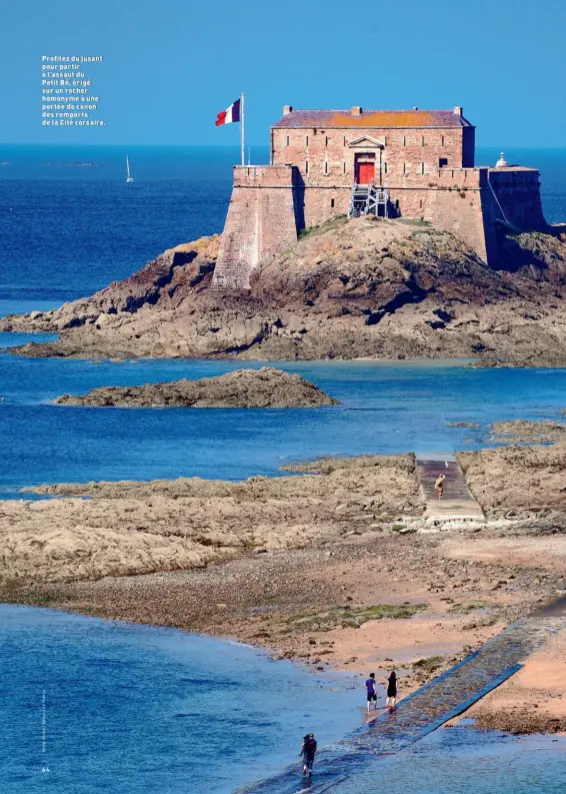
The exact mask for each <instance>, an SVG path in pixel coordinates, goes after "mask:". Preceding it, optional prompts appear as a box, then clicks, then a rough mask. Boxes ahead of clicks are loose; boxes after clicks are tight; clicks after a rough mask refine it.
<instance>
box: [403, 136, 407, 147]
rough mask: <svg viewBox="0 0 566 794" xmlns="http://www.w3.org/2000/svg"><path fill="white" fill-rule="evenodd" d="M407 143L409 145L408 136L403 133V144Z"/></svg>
mask: <svg viewBox="0 0 566 794" xmlns="http://www.w3.org/2000/svg"><path fill="white" fill-rule="evenodd" d="M406 145H407V138H406V136H405V135H403V146H406Z"/></svg>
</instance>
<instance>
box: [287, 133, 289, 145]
mask: <svg viewBox="0 0 566 794" xmlns="http://www.w3.org/2000/svg"><path fill="white" fill-rule="evenodd" d="M287 146H289V136H288V135H287Z"/></svg>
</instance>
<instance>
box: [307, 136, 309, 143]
mask: <svg viewBox="0 0 566 794" xmlns="http://www.w3.org/2000/svg"><path fill="white" fill-rule="evenodd" d="M308 145H309V136H308V135H307V146H308Z"/></svg>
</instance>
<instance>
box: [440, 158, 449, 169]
mask: <svg viewBox="0 0 566 794" xmlns="http://www.w3.org/2000/svg"><path fill="white" fill-rule="evenodd" d="M445 165H448V157H439V158H438V167H439V168H444V166H445Z"/></svg>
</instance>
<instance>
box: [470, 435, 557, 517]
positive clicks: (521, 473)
mask: <svg viewBox="0 0 566 794" xmlns="http://www.w3.org/2000/svg"><path fill="white" fill-rule="evenodd" d="M457 458H458V463H459V464H460V467H461V468H462V470H463V472H464V475H465V477H466V483H467V485H468V487H469V489H470V491H471V492H472V494H473V496H474V498H475V499H477V501H478V502H479V503H480V504H481V506H482V508H483V509H484V511H485V512H486V515H488V516H490V517H496V518H537V520H539V521H540V520H542V519H543V518H547V519H553V518H555V519H556V522H557V523H556V528H557V530H558V528H560V531H563V527H564V524H565V520H564V519H565V517H566V487H565V482H566V480H565V475H566V441H559V442H557V443H556V444H554V445H552V446H542V445H541V446H510V447H499V448H497V449H483V450H479V451H477V452H460V453H459V454H458V455H457Z"/></svg>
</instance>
